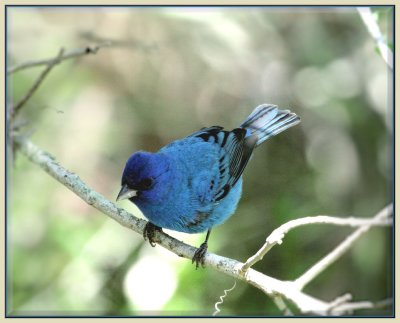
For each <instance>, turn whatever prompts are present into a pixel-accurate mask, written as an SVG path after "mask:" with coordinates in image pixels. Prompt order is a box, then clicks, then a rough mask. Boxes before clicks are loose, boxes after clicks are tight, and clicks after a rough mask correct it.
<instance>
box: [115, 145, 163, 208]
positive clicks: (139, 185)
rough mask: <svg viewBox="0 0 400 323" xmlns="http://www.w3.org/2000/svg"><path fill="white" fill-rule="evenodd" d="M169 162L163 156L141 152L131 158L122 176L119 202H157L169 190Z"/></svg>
mask: <svg viewBox="0 0 400 323" xmlns="http://www.w3.org/2000/svg"><path fill="white" fill-rule="evenodd" d="M169 176H170V175H169V161H168V159H167V158H166V156H164V155H162V154H154V153H148V152H143V151H139V152H137V153H135V154H133V155H132V156H130V157H129V159H128V161H127V162H126V165H125V169H124V172H123V174H122V180H121V185H122V188H121V190H120V192H119V194H118V197H117V201H120V200H124V199H130V200H131V201H132V202H135V201H137V200H148V201H150V202H156V201H158V200H160V199H161V198H162V196H163V195H164V194H165V192H166V190H168V185H166V184H168V178H169Z"/></svg>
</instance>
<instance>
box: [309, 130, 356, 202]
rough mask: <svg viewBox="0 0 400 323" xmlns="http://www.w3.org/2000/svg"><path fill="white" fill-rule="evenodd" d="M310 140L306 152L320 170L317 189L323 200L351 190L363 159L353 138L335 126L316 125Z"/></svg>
mask: <svg viewBox="0 0 400 323" xmlns="http://www.w3.org/2000/svg"><path fill="white" fill-rule="evenodd" d="M309 140H310V142H309V144H308V147H307V151H306V156H307V161H308V162H309V164H310V165H311V166H312V167H313V168H314V169H315V170H316V171H317V172H318V180H317V182H316V193H317V195H318V197H319V198H320V200H326V199H331V198H335V197H338V198H339V197H343V196H344V195H345V194H348V193H349V191H351V189H352V188H353V187H354V184H355V183H356V181H357V179H358V175H359V160H358V155H357V151H356V148H355V146H354V143H353V142H352V140H351V139H350V138H349V136H348V135H347V134H346V133H344V132H342V131H340V130H337V129H334V128H329V129H314V131H313V132H312V133H311V134H309Z"/></svg>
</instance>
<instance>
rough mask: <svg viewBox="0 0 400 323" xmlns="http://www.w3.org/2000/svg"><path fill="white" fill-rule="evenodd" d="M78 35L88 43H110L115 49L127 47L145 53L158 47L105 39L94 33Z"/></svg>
mask: <svg viewBox="0 0 400 323" xmlns="http://www.w3.org/2000/svg"><path fill="white" fill-rule="evenodd" d="M78 35H79V36H80V37H81V38H83V39H85V40H86V41H91V42H95V43H103V42H109V43H111V44H112V46H113V47H126V48H133V49H140V50H143V51H151V50H154V49H157V47H158V46H157V44H156V43H147V44H146V43H143V42H141V41H138V40H135V39H116V38H109V37H103V36H99V35H97V34H95V33H93V32H92V31H82V32H80V33H79V34H78Z"/></svg>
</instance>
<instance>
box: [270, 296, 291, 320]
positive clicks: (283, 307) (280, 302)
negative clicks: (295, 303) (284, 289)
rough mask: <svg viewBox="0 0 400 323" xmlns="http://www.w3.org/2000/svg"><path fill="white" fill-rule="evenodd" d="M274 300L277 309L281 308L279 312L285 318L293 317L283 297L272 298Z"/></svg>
mask: <svg viewBox="0 0 400 323" xmlns="http://www.w3.org/2000/svg"><path fill="white" fill-rule="evenodd" d="M272 300H273V301H274V303H275V305H276V307H277V308H279V310H280V311H281V312H282V313H283V315H285V316H293V313H292V311H291V310H290V308H289V307H288V306H287V305H286V303H285V301H284V300H283V298H282V296H280V295H276V296H275V297H272Z"/></svg>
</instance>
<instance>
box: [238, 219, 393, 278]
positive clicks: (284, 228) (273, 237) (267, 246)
mask: <svg viewBox="0 0 400 323" xmlns="http://www.w3.org/2000/svg"><path fill="white" fill-rule="evenodd" d="M310 224H333V225H339V226H350V227H363V226H367V225H368V226H371V225H374V226H387V225H391V224H392V220H391V219H365V218H355V217H348V218H339V217H333V216H328V215H317V216H308V217H305V218H299V219H295V220H292V221H289V222H286V223H285V224H283V225H281V226H280V227H279V228H277V229H275V230H274V231H273V232H272V233H271V234H270V235H269V236H268V237H267V239H266V241H265V243H264V245H263V246H262V247H261V248H260V249H259V250H258V251H257V252H256V253H255V254H254V255H253V256H251V257H250V258H249V259H247V261H246V263H245V265H244V266H243V268H242V271H243V272H245V271H246V270H247V269H249V268H250V267H251V266H253V265H254V264H255V263H257V262H258V261H260V260H261V259H263V257H264V256H265V254H266V253H267V252H268V251H270V250H271V248H272V247H273V246H275V245H276V244H281V243H282V240H283V238H284V237H285V234H287V233H288V232H289V231H290V230H292V229H294V228H298V227H300V226H303V225H310Z"/></svg>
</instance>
